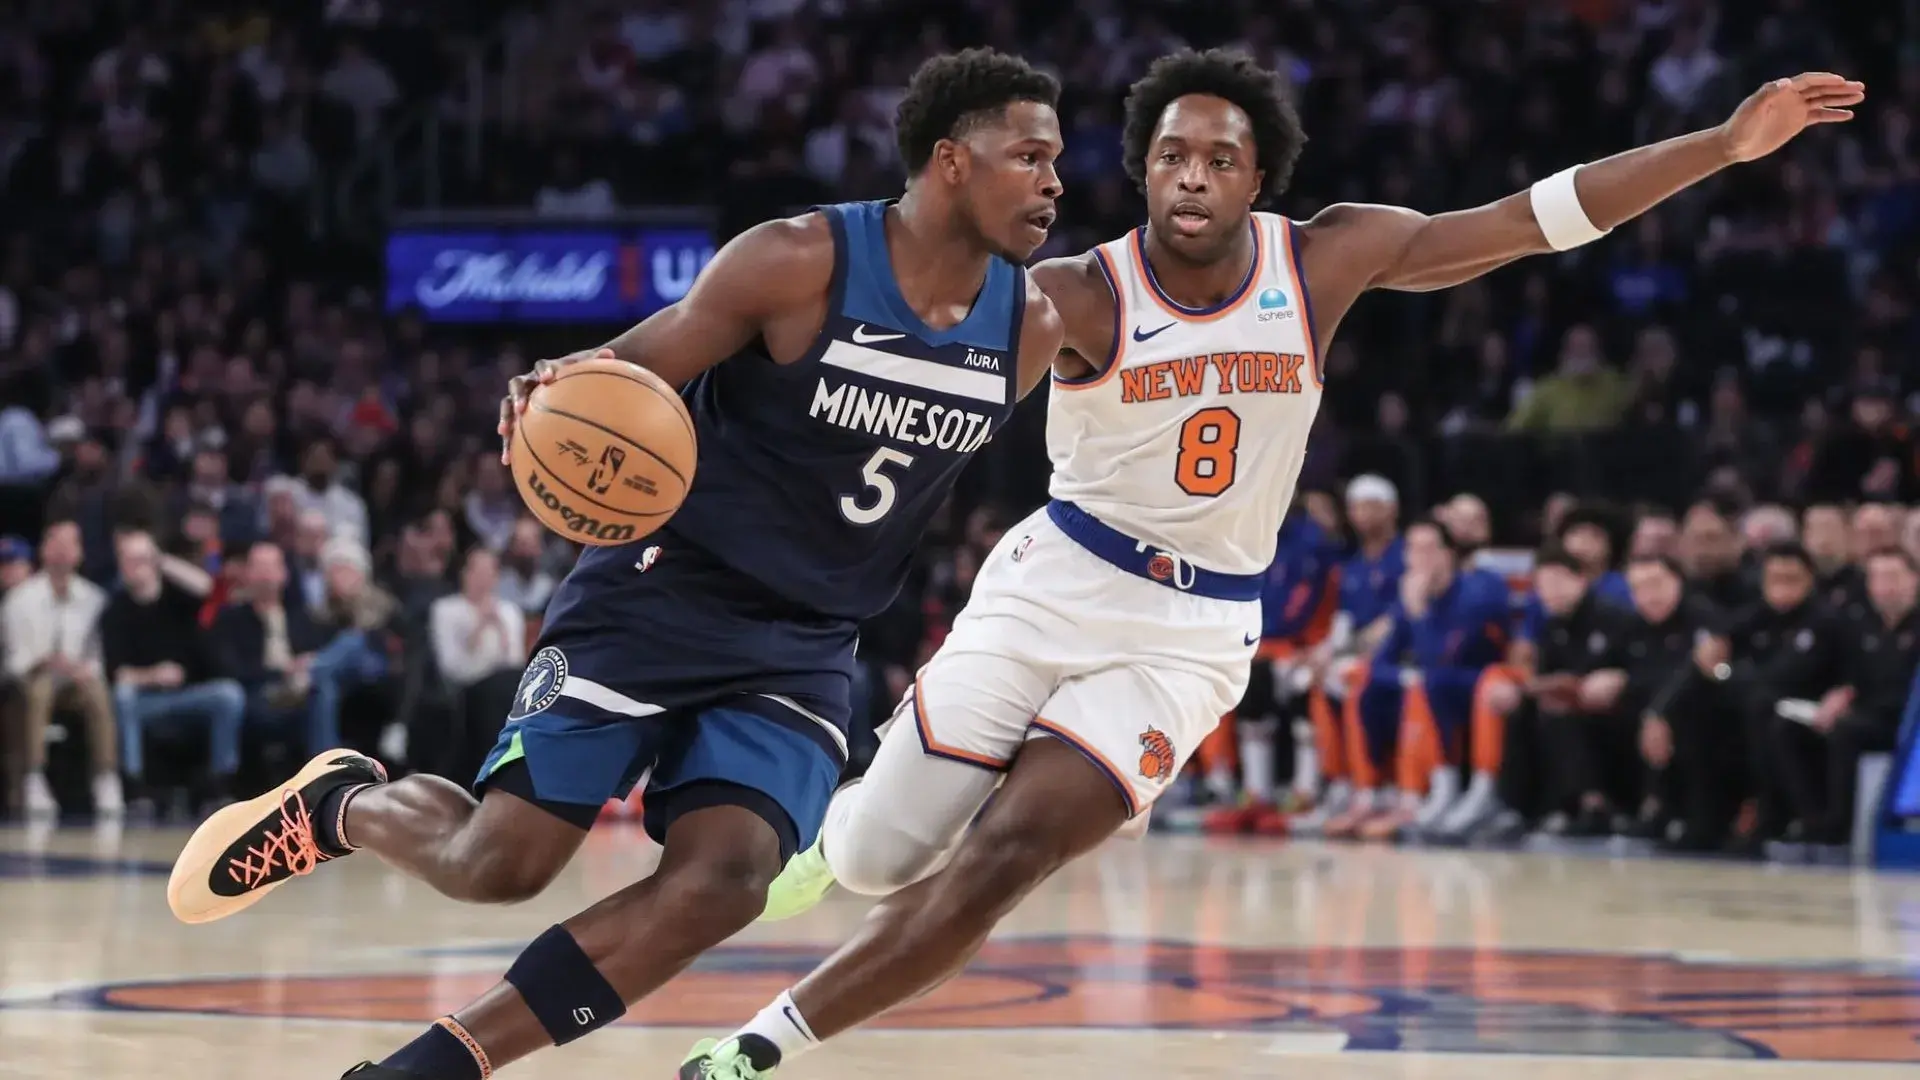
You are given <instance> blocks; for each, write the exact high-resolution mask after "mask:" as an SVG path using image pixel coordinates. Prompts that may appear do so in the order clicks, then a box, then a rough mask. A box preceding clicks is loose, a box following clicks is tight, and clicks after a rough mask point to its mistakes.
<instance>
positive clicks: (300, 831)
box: [167, 750, 387, 923]
mask: <svg viewBox="0 0 1920 1080" xmlns="http://www.w3.org/2000/svg"><path fill="white" fill-rule="evenodd" d="M386 779H387V770H386V769H385V768H384V767H382V766H381V764H380V763H379V762H377V761H375V760H373V759H372V758H369V757H363V756H361V755H359V754H356V753H354V752H353V751H351V750H331V751H328V752H327V753H324V754H321V755H320V756H319V757H316V758H314V759H313V760H312V761H309V762H307V764H306V767H305V768H303V769H301V770H300V771H299V772H298V773H295V774H294V776H293V778H292V779H291V780H288V781H287V782H286V783H284V784H281V785H280V786H279V787H276V788H274V789H273V790H271V791H269V792H267V793H266V794H264V795H260V796H258V797H257V798H253V799H248V800H247V801H246V802H240V803H235V804H233V805H232V806H229V807H226V808H224V809H222V810H220V811H219V812H217V813H215V814H214V815H213V816H212V817H210V818H208V819H207V820H206V821H205V822H203V823H202V824H201V826H200V827H199V828H198V829H195V830H194V833H193V836H192V837H190V838H189V839H188V840H187V846H186V848H185V849H183V850H182V851H181V852H180V857H179V858H178V859H176V860H175V861H174V864H173V876H172V877H171V878H169V879H168V880H167V905H168V906H169V907H171V908H172V909H173V914H174V917H175V918H177V919H179V920H180V921H181V922H184V923H204V922H213V921H214V920H215V919H224V918H226V917H227V916H229V915H232V914H234V913H236V912H238V911H242V910H244V909H246V908H249V907H252V906H253V905H254V904H256V903H259V902H260V899H261V898H262V897H264V896H266V895H267V894H268V893H270V892H272V891H273V890H274V889H276V888H278V887H279V886H280V885H281V884H283V883H285V882H286V881H288V880H289V879H291V878H295V877H299V876H301V875H304V874H311V873H313V869H314V867H316V866H319V865H320V864H321V863H323V862H326V861H327V860H328V859H331V858H334V857H335V855H334V854H333V853H330V852H328V851H326V850H323V849H322V847H321V844H320V841H319V840H318V838H317V837H316V836H315V834H314V820H313V815H314V814H315V813H317V812H318V810H319V807H320V803H321V800H323V799H325V798H326V796H327V795H328V793H330V792H333V791H335V790H337V789H339V788H342V787H346V786H350V785H351V786H360V785H364V784H378V783H384V782H385V781H386ZM342 805H344V801H342ZM333 835H338V829H337V828H336V829H335V830H333Z"/></svg>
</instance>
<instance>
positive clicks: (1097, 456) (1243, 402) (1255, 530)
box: [1047, 214, 1321, 574]
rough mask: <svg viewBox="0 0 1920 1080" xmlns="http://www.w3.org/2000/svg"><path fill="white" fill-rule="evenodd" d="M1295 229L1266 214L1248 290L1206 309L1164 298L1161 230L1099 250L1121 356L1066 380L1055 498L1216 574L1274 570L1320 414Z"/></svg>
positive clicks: (1057, 405) (1055, 433) (1053, 442)
mask: <svg viewBox="0 0 1920 1080" xmlns="http://www.w3.org/2000/svg"><path fill="white" fill-rule="evenodd" d="M1294 227H1295V226H1294V224H1293V223H1292V222H1291V221H1288V220H1287V219H1286V218H1283V217H1280V216H1279V215H1277V214H1254V215H1253V222H1252V229H1253V239H1254V247H1253V253H1254V257H1253V266H1252V268H1251V269H1250V271H1249V272H1248V274H1247V280H1246V281H1245V282H1244V283H1243V284H1242V285H1241V286H1240V289H1239V291H1237V292H1235V293H1234V294H1233V295H1232V296H1231V297H1229V298H1228V299H1227V300H1226V301H1224V302H1223V303H1220V304H1218V305H1215V306H1214V307H1210V308H1204V309H1199V310H1195V309H1192V308H1185V307H1181V306H1180V305H1178V304H1175V303H1174V302H1173V301H1172V300H1171V299H1169V298H1168V297H1167V295H1166V294H1165V293H1163V292H1161V291H1160V286H1159V284H1158V283H1157V282H1155V281H1154V278H1153V270H1152V268H1151V267H1150V266H1148V265H1147V259H1146V250H1145V243H1146V230H1145V229H1135V230H1134V231H1133V232H1131V233H1128V234H1127V235H1126V236H1123V237H1121V238H1120V239H1118V240H1112V241H1109V242H1107V243H1105V244H1102V245H1100V246H1099V247H1097V248H1095V249H1094V253H1095V255H1096V257H1097V259H1098V262H1099V265H1100V269H1101V271H1102V272H1103V273H1104V274H1105V275H1106V276H1107V282H1108V284H1109V285H1110V286H1112V288H1113V295H1114V300H1115V309H1116V310H1115V315H1114V342H1113V355H1112V356H1111V357H1109V358H1107V363H1106V366H1105V367H1104V368H1103V369H1102V371H1101V372H1100V374H1098V375H1096V376H1092V377H1090V378H1088V379H1084V380H1068V379H1059V378H1056V379H1054V380H1053V389H1054V394H1053V398H1052V400H1051V401H1050V402H1049V403H1048V406H1047V454H1048V456H1049V457H1050V458H1052V459H1053V481H1052V484H1051V487H1050V493H1051V494H1052V496H1053V497H1054V498H1056V499H1061V500H1065V501H1068V502H1072V503H1076V504H1078V505H1079V506H1080V507H1081V508H1082V509H1085V510H1086V511H1087V512H1088V513H1091V514H1092V515H1093V516H1095V517H1097V518H1099V519H1100V520H1102V521H1104V522H1106V523H1107V524H1109V525H1111V526H1113V527H1114V528H1115V529H1118V530H1120V531H1121V532H1123V533H1126V534H1128V535H1130V536H1133V537H1135V538H1137V539H1140V540H1144V541H1147V542H1149V543H1152V544H1157V545H1159V546H1161V547H1164V548H1166V549H1167V550H1168V551H1171V552H1176V553H1178V554H1179V555H1180V556H1181V557H1183V558H1184V559H1186V560H1187V561H1189V562H1191V563H1192V564H1193V565H1195V566H1198V567H1201V568H1203V569H1206V570H1214V571H1218V572H1220V573H1227V574H1258V573H1264V572H1265V571H1266V569H1267V566H1268V564H1270V563H1271V562H1272V561H1273V556H1274V549H1275V545H1276V537H1277V535H1278V533H1279V531H1280V521H1281V518H1282V517H1283V516H1284V515H1285V514H1286V511H1287V507H1288V506H1289V505H1291V503H1292V502H1293V489H1294V484H1295V483H1296V482H1297V481H1298V480H1299V478H1300V467H1301V465H1302V464H1304V462H1305V460H1306V454H1307V435H1308V433H1309V431H1310V430H1311V429H1312V427H1313V418H1314V415H1315V413H1317V412H1318V411H1319V408H1320V392H1321V376H1320V358H1319V355H1318V353H1317V352H1316V350H1315V348H1314V341H1313V327H1312V325H1311V324H1312V317H1311V316H1312V312H1311V310H1310V309H1309V306H1308V302H1307V296H1306V289H1305V288H1304V287H1303V285H1302V282H1301V277H1300V268H1299V258H1298V254H1297V251H1296V249H1295V246H1294V236H1293V229H1294ZM1089 359H1099V358H1097V357H1089Z"/></svg>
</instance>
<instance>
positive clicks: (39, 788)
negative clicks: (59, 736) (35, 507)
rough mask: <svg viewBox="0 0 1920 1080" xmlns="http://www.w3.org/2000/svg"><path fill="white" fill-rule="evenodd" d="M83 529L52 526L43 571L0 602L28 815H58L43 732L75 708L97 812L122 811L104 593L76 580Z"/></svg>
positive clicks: (61, 523) (60, 523)
mask: <svg viewBox="0 0 1920 1080" xmlns="http://www.w3.org/2000/svg"><path fill="white" fill-rule="evenodd" d="M81 555H82V552H81V547H80V527H79V525H77V524H75V523H74V522H72V521H68V520H56V521H54V522H53V524H51V525H49V526H47V530H46V534H45V536H44V537H43V538H42V540H41V542H40V570H39V572H38V573H35V574H33V575H32V576H30V577H28V578H27V579H26V580H25V581H22V582H21V583H20V584H19V585H16V586H14V587H13V588H11V589H9V590H7V595H6V599H5V600H4V601H0V643H4V646H5V649H6V670H7V674H8V675H9V676H10V677H12V678H14V679H16V680H19V681H20V682H21V683H22V684H23V687H24V689H23V695H24V697H25V706H24V713H23V715H24V724H23V728H24V731H23V734H24V737H25V746H24V748H23V751H24V752H23V759H24V762H25V766H26V770H25V771H26V784H25V789H24V797H25V806H26V810H27V813H29V814H32V815H35V816H52V815H56V814H58V813H59V812H60V804H59V802H58V801H57V800H56V799H55V797H54V792H53V787H52V786H51V785H50V784H48V782H47V775H46V767H47V728H48V726H49V725H50V724H51V723H52V721H53V713H54V709H55V708H61V707H64V708H72V709H73V710H75V711H76V712H78V713H79V714H80V716H81V719H82V720H83V721H84V723H85V725H86V726H85V731H86V737H87V751H88V754H89V757H90V759H91V762H92V766H93V809H94V813H96V814H100V815H105V816H114V815H118V814H119V813H121V812H122V811H123V810H124V809H125V801H124V797H123V795H122V793H121V789H120V768H119V738H118V736H117V734H116V732H115V729H114V722H113V702H112V700H111V698H110V697H109V695H108V693H107V683H106V673H105V671H104V670H102V667H101V661H100V614H101V612H102V611H104V610H105V608H106V605H107V597H106V593H105V592H104V591H103V590H102V589H101V588H100V587H99V586H98V585H95V584H94V583H93V582H91V581H88V580H87V579H85V578H83V577H81V576H80V574H79V571H80V561H81Z"/></svg>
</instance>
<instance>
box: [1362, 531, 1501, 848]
mask: <svg viewBox="0 0 1920 1080" xmlns="http://www.w3.org/2000/svg"><path fill="white" fill-rule="evenodd" d="M1510 610H1511V605H1510V601H1509V599H1508V592H1507V583H1506V582H1505V581H1503V580H1501V578H1500V577H1499V576H1498V575H1496V574H1494V573H1492V572H1490V571H1485V570H1462V569H1461V566H1460V551H1459V548H1458V546H1457V545H1456V544H1455V543H1454V540H1453V537H1452V535H1451V534H1449V533H1448V532H1447V530H1446V527H1445V526H1443V525H1441V524H1439V523H1438V522H1435V521H1432V520H1426V521H1421V522H1418V523H1416V524H1414V525H1412V526H1409V527H1408V529H1407V570H1406V573H1405V575H1403V576H1402V577H1401V579H1400V597H1399V600H1398V601H1397V602H1396V603H1395V604H1394V607H1393V615H1392V620H1393V621H1392V626H1391V628H1390V629H1389V630H1388V631H1387V637H1386V640H1384V641H1382V642H1381V643H1380V646H1379V648H1378V649H1376V650H1375V651H1374V654H1373V661H1372V663H1371V665H1370V667H1369V670H1368V674H1367V681H1366V685H1365V686H1364V687H1363V688H1362V689H1361V692H1360V693H1359V694H1358V695H1357V696H1356V706H1357V707H1356V708H1355V709H1353V710H1351V711H1350V713H1349V715H1350V716H1351V717H1352V722H1351V723H1350V725H1349V729H1348V740H1347V754H1348V764H1349V767H1350V768H1351V770H1352V773H1353V777H1354V786H1355V788H1356V792H1357V793H1356V795H1355V797H1354V800H1353V806H1352V808H1351V809H1349V810H1348V812H1347V813H1346V814H1345V815H1343V816H1342V817H1341V818H1340V819H1339V820H1336V821H1332V822H1329V823H1328V824H1327V835H1328V836H1354V835H1357V836H1360V837H1361V838H1363V839H1370V840H1386V839H1391V838H1393V837H1395V836H1398V835H1399V834H1400V833H1401V832H1402V831H1403V830H1407V829H1413V830H1415V831H1416V832H1418V831H1424V830H1426V829H1428V828H1431V827H1432V826H1433V825H1434V824H1436V823H1437V822H1438V821H1439V820H1440V817H1441V815H1443V814H1444V813H1445V812H1446V811H1447V809H1448V808H1449V807H1451V806H1452V804H1453V802H1454V800H1455V799H1457V798H1458V797H1459V791H1460V780H1459V770H1458V767H1457V765H1456V764H1454V763H1450V762H1449V760H1448V754H1447V752H1446V749H1447V748H1448V747H1450V746H1452V745H1455V742H1456V738H1457V737H1458V736H1461V735H1462V734H1463V733H1464V732H1465V730H1466V727H1467V721H1468V719H1469V716H1470V715H1471V711H1472V706H1473V697H1474V690H1475V688H1476V687H1477V685H1478V684H1479V681H1480V676H1481V674H1482V672H1484V671H1485V670H1486V668H1487V667H1488V665H1490V664H1493V663H1495V662H1496V661H1498V660H1499V659H1500V658H1501V657H1502V655H1503V654H1504V652H1505V649H1506V644H1507V623H1508V619H1509V613H1510ZM1389 766H1391V767H1392V768H1393V770H1394V773H1393V776H1394V780H1393V781H1392V782H1393V783H1396V784H1397V786H1398V794H1397V795H1395V794H1393V793H1392V792H1391V791H1387V790H1383V789H1385V788H1386V787H1387V785H1388V783H1389V781H1388V780H1387V774H1386V769H1387V768H1388V767H1389ZM1423 796H1424V798H1423Z"/></svg>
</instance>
